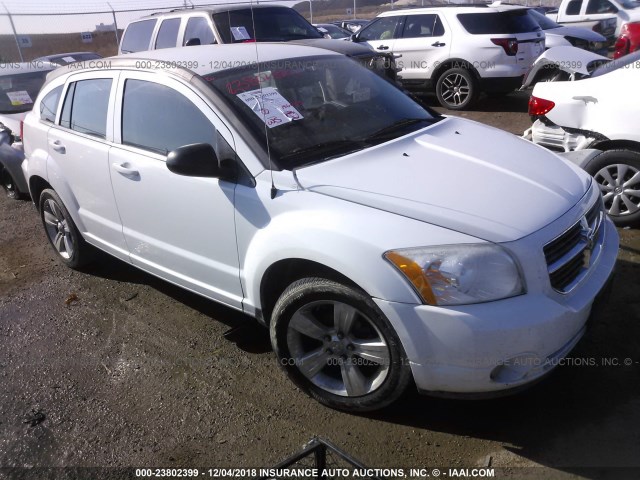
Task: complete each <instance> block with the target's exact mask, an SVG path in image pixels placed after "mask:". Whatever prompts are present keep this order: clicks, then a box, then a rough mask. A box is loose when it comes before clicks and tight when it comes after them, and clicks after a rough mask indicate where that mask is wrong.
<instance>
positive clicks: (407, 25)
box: [402, 14, 444, 38]
mask: <svg viewBox="0 0 640 480" xmlns="http://www.w3.org/2000/svg"><path fill="white" fill-rule="evenodd" d="M442 35H444V26H443V25H442V21H441V20H440V17H439V16H438V15H435V14H429V15H407V19H406V20H405V22H404V30H403V31H402V38H420V37H441V36H442Z"/></svg>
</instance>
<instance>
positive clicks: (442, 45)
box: [431, 42, 446, 47]
mask: <svg viewBox="0 0 640 480" xmlns="http://www.w3.org/2000/svg"><path fill="white" fill-rule="evenodd" d="M445 45H446V43H441V42H436V43H432V44H431V46H432V47H444V46H445Z"/></svg>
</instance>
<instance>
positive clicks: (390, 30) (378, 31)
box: [358, 17, 400, 42]
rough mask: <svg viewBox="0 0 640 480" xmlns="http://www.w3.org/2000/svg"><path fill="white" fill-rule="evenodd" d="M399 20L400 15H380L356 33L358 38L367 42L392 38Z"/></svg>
mask: <svg viewBox="0 0 640 480" xmlns="http://www.w3.org/2000/svg"><path fill="white" fill-rule="evenodd" d="M399 20H400V17H382V18H379V19H377V20H374V21H373V22H372V23H370V24H369V25H367V26H366V27H365V28H363V29H362V31H361V32H360V33H359V34H358V40H361V41H363V42H369V41H375V40H388V39H390V38H393V37H394V35H395V31H396V27H397V26H398V21H399Z"/></svg>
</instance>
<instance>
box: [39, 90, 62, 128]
mask: <svg viewBox="0 0 640 480" xmlns="http://www.w3.org/2000/svg"><path fill="white" fill-rule="evenodd" d="M61 93H62V85H60V86H59V87H56V88H54V89H53V90H51V91H50V92H49V93H47V94H46V95H45V97H44V98H43V99H42V101H41V102H40V119H41V120H44V121H45V122H51V123H54V122H55V121H56V112H57V111H58V102H59V101H60V94H61Z"/></svg>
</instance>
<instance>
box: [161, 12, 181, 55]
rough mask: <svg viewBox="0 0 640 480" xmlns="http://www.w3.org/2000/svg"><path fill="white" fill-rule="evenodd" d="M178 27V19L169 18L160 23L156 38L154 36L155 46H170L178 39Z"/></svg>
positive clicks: (173, 45) (174, 44)
mask: <svg viewBox="0 0 640 480" xmlns="http://www.w3.org/2000/svg"><path fill="white" fill-rule="evenodd" d="M179 29H180V19H179V18H170V19H169V20H165V21H164V22H162V24H161V25H160V30H158V38H156V48H157V49H159V48H172V47H175V46H176V42H177V41H178V30H179Z"/></svg>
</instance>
